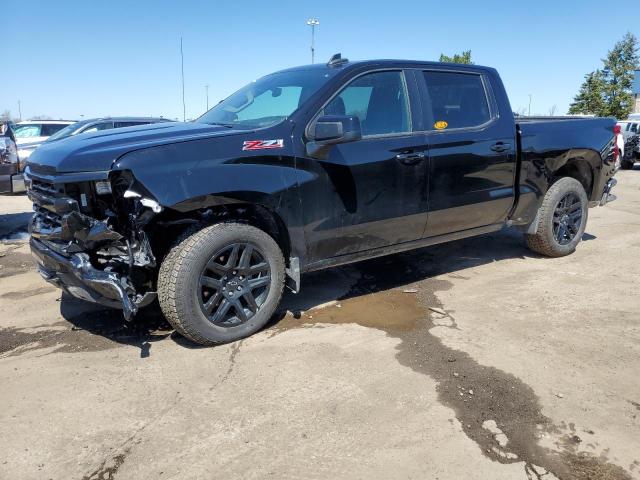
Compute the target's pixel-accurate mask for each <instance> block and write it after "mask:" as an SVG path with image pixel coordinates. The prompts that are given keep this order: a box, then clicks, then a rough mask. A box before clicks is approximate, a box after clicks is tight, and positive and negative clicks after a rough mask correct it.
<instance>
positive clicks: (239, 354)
mask: <svg viewBox="0 0 640 480" xmlns="http://www.w3.org/2000/svg"><path fill="white" fill-rule="evenodd" d="M617 177H618V180H619V185H618V187H617V188H616V194H617V195H618V197H619V199H618V201H616V202H614V203H612V204H610V205H607V206H606V207H604V208H597V209H592V210H590V212H589V215H590V218H589V223H588V226H587V233H586V234H585V238H584V241H583V242H582V243H581V244H580V245H579V247H578V250H577V252H576V253H575V254H573V255H571V256H569V257H565V258H561V259H547V258H542V257H538V256H536V255H534V254H532V253H530V252H529V251H528V250H527V249H526V247H525V246H524V242H523V240H522V237H521V235H519V234H518V233H517V232H508V231H507V232H500V233H497V234H492V235H488V236H484V237H480V238H475V239H468V240H463V241H458V242H455V243H451V244H447V245H441V246H435V247H431V248H427V249H424V250H420V251H417V252H411V253H407V254H401V255H395V256H391V257H387V258H382V259H377V260H372V261H367V262H364V263H360V264H356V265H352V266H348V267H343V268H338V269H334V270H330V271H326V272H320V273H315V274H311V275H308V276H305V277H304V278H303V291H302V293H300V294H299V295H297V296H296V295H287V298H286V300H285V308H286V310H288V312H287V313H282V314H280V315H277V316H276V318H274V320H273V322H272V325H271V326H270V327H269V328H267V329H266V330H264V331H262V332H260V333H258V334H256V335H254V336H253V337H251V338H248V339H245V340H243V341H241V342H237V343H233V344H230V345H224V346H220V347H217V348H197V347H195V346H193V345H191V344H189V343H188V342H186V341H185V340H184V339H182V338H181V337H180V336H179V335H177V334H175V333H173V332H172V331H171V330H170V328H169V327H168V326H167V325H166V324H165V323H164V321H163V320H162V318H161V317H160V316H159V315H158V313H157V312H156V311H153V310H152V311H149V312H146V313H144V314H142V315H140V316H139V317H138V318H137V319H136V320H135V322H134V323H133V324H132V325H126V324H125V323H124V322H123V320H122V318H121V315H120V314H119V313H118V312H114V311H110V310H105V309H103V308H100V307H96V306H92V305H89V304H85V303H83V302H81V301H76V300H73V299H70V298H67V297H66V296H61V294H60V291H59V290H57V289H55V288H54V287H52V286H50V285H49V284H47V283H45V282H44V281H43V280H42V279H41V278H40V277H39V275H38V274H37V273H36V272H35V270H34V269H33V266H32V263H31V259H30V256H29V252H28V247H27V245H26V243H25V240H24V239H20V235H19V234H16V232H18V231H19V230H20V229H21V228H23V227H24V222H25V220H26V218H28V215H29V213H28V212H29V211H30V205H29V203H28V201H27V199H26V197H23V196H20V197H0V213H1V214H2V215H1V216H0V218H1V219H2V220H1V221H0V236H2V235H7V234H8V233H12V237H11V238H18V240H10V241H4V242H2V244H0V266H1V268H0V406H1V407H2V408H0V425H1V426H2V434H1V435H0V478H2V479H5V478H6V479H50V478H51V479H86V480H89V479H90V480H96V479H134V478H135V479H171V478H176V479H177V478H180V479H201V478H220V479H230V478H243V479H263V478H278V479H282V478H285V479H286V478H290V479H298V478H305V479H314V478H317V479H325V478H326V479H341V478H345V479H347V478H348V479H358V478H360V479H372V478H376V479H377V478H381V479H382V478H383V479H391V478H393V479H395V478H402V479H405V478H406V479H483V480H487V479H491V480H498V479H523V480H526V479H537V480H540V479H544V480H550V479H554V478H559V479H616V480H617V479H628V478H636V479H640V379H639V378H640V313H639V310H640V308H639V307H640V300H639V297H638V294H637V289H638V288H639V286H640V230H639V228H640V170H638V169H636V170H634V171H622V172H619V173H618V176H617Z"/></svg>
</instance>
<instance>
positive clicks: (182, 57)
mask: <svg viewBox="0 0 640 480" xmlns="http://www.w3.org/2000/svg"><path fill="white" fill-rule="evenodd" d="M180 65H181V68H182V121H183V122H186V121H187V107H185V103H184V53H183V52H182V37H180Z"/></svg>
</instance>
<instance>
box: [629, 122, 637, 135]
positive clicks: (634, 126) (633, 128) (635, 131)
mask: <svg viewBox="0 0 640 480" xmlns="http://www.w3.org/2000/svg"><path fill="white" fill-rule="evenodd" d="M631 131H632V132H633V133H638V124H637V123H632V124H631Z"/></svg>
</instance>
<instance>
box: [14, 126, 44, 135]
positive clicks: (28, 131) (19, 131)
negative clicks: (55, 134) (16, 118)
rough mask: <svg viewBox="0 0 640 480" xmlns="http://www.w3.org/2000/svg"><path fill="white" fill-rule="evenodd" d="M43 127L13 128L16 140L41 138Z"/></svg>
mask: <svg viewBox="0 0 640 480" xmlns="http://www.w3.org/2000/svg"><path fill="white" fill-rule="evenodd" d="M40 127H41V125H16V126H15V127H13V128H12V130H13V134H14V135H15V136H16V138H32V137H39V136H40V129H41V128H40Z"/></svg>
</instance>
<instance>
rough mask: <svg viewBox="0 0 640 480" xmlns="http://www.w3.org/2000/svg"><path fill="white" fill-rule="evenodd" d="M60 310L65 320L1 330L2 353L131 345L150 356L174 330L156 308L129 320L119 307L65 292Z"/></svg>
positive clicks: (18, 353) (75, 350)
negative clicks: (156, 346) (110, 306)
mask: <svg viewBox="0 0 640 480" xmlns="http://www.w3.org/2000/svg"><path fill="white" fill-rule="evenodd" d="M60 311H61V315H62V317H63V318H64V320H61V321H59V322H56V323H54V324H52V325H47V326H40V327H33V328H21V327H8V328H3V329H0V355H3V356H17V355H22V354H24V353H26V352H30V351H33V350H42V349H46V348H52V347H53V348H54V349H53V350H52V351H51V352H50V353H51V354H55V353H77V352H95V351H102V350H109V349H113V348H117V347H119V346H121V345H131V346H135V347H138V348H140V357H141V358H147V357H149V355H150V349H151V346H152V344H153V342H156V341H160V340H163V339H165V338H167V337H169V336H170V335H171V333H172V331H173V329H172V328H171V327H170V326H169V324H168V323H167V321H166V320H165V319H164V317H163V316H162V315H161V314H160V313H159V312H157V311H156V310H154V309H148V310H146V311H143V312H140V314H139V315H138V316H137V317H136V318H135V319H134V321H132V322H131V323H127V322H125V321H124V319H123V317H122V313H121V312H120V311H118V310H111V309H103V308H101V307H97V306H95V305H93V304H90V303H86V302H83V301H81V300H76V299H74V298H72V297H69V296H68V295H63V296H62V299H61V300H60Z"/></svg>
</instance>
